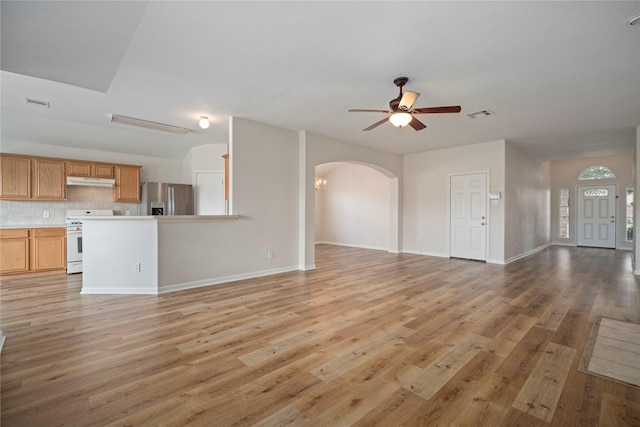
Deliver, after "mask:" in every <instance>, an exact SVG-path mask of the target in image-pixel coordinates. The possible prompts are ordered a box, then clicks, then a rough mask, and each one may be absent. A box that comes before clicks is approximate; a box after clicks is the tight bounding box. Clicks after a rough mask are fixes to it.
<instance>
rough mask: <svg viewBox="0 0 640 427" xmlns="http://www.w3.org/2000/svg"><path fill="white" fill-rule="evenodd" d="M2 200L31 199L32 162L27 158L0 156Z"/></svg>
mask: <svg viewBox="0 0 640 427" xmlns="http://www.w3.org/2000/svg"><path fill="white" fill-rule="evenodd" d="M0 180H2V181H1V182H0V199H11V200H20V199H30V198H31V160H30V159H29V158H25V157H18V156H11V155H7V154H2V155H0Z"/></svg>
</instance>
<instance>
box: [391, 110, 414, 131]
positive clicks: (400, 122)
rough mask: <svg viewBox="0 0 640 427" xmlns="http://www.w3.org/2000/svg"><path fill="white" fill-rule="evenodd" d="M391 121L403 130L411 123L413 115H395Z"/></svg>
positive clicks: (401, 113) (402, 113)
mask: <svg viewBox="0 0 640 427" xmlns="http://www.w3.org/2000/svg"><path fill="white" fill-rule="evenodd" d="M389 121H390V122H391V124H392V125H394V126H395V127H399V128H402V127H405V126H406V125H408V124H409V122H410V121H411V114H409V113H404V112H400V113H393V114H392V115H391V117H389Z"/></svg>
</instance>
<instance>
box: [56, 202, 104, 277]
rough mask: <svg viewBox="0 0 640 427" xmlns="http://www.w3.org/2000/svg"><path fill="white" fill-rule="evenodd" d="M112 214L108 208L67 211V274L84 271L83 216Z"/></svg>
mask: <svg viewBox="0 0 640 427" xmlns="http://www.w3.org/2000/svg"><path fill="white" fill-rule="evenodd" d="M112 215H113V211H112V210H107V209H89V210H68V211H67V215H66V223H67V274H73V273H82V218H84V217H87V216H112Z"/></svg>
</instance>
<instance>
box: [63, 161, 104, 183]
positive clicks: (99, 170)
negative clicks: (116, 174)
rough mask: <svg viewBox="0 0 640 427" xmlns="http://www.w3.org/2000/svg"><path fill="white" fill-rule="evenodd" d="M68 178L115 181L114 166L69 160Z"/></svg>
mask: <svg viewBox="0 0 640 427" xmlns="http://www.w3.org/2000/svg"><path fill="white" fill-rule="evenodd" d="M67 176H79V177H84V178H111V179H113V165H108V164H104V163H94V162H83V161H75V160H69V161H67Z"/></svg>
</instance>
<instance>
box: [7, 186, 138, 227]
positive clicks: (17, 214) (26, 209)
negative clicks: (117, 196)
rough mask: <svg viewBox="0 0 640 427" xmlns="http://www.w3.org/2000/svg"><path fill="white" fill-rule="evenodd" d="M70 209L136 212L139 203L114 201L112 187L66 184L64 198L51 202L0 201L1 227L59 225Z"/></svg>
mask: <svg viewBox="0 0 640 427" xmlns="http://www.w3.org/2000/svg"><path fill="white" fill-rule="evenodd" d="M69 209H110V210H113V211H114V212H113V213H114V214H115V215H126V214H127V211H129V212H130V215H138V213H139V209H140V206H139V204H138V203H119V202H114V201H113V189H112V188H103V187H83V186H69V187H67V200H65V201H60V202H54V201H37V200H35V201H32V200H24V201H16V200H0V226H15V225H24V226H32V225H38V226H39V225H47V224H50V225H61V224H64V221H65V213H66V211H67V210H69ZM44 211H49V218H43V212H44Z"/></svg>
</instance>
